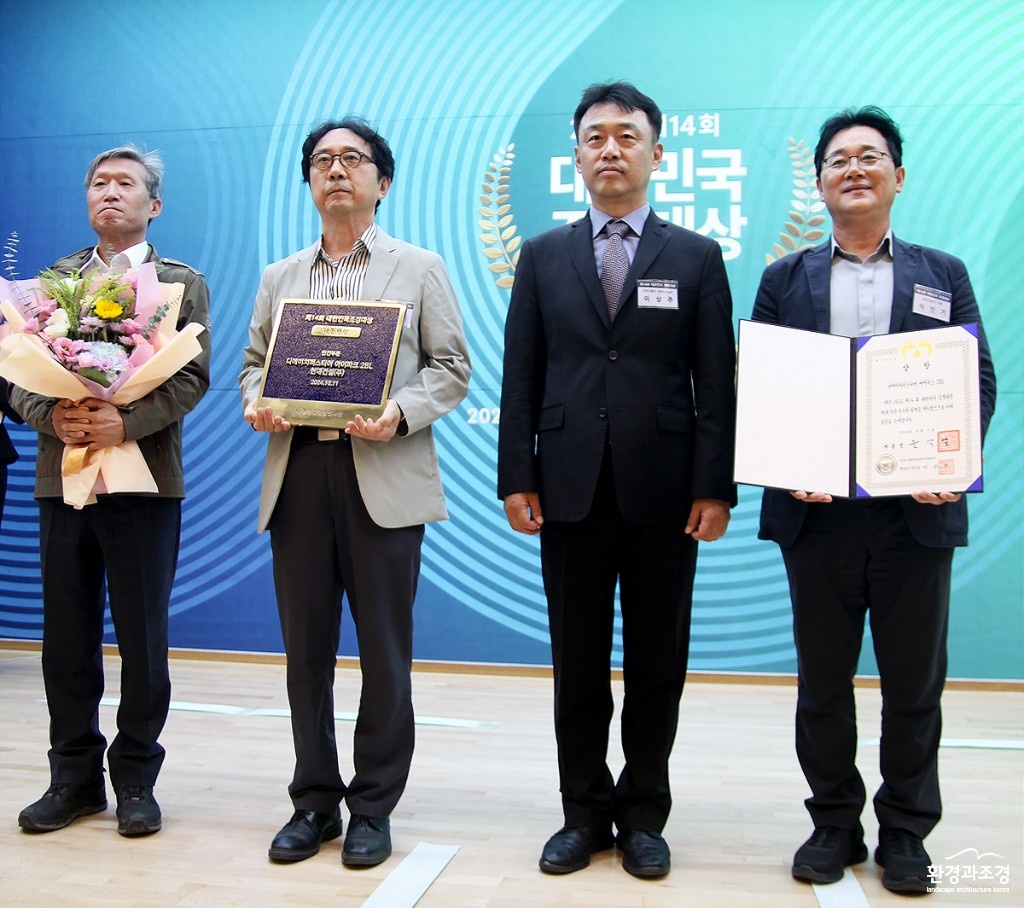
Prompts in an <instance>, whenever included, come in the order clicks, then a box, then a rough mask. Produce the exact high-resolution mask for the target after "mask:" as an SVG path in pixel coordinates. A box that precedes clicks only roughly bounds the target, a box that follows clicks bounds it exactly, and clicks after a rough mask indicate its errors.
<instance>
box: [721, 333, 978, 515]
mask: <svg viewBox="0 0 1024 908" xmlns="http://www.w3.org/2000/svg"><path fill="white" fill-rule="evenodd" d="M737 394H738V402H737V404H738V405H737V431H736V472H735V479H736V481H737V482H740V483H747V484H750V485H758V486H768V487H773V488H782V489H797V490H807V491H808V492H813V493H822V494H824V495H832V496H841V497H858V498H867V497H878V496H885V495H914V494H916V493H921V492H925V491H927V492H930V493H933V494H935V495H938V493H959V492H965V491H967V492H977V491H981V488H982V463H981V415H980V387H979V371H978V338H977V328H976V326H974V325H951V326H946V327H941V328H935V329H931V330H927V331H913V332H907V333H902V334H887V335H881V336H878V337H866V338H847V337H842V336H838V335H831V334H819V333H816V332H811V331H800V330H797V329H794V328H785V327H781V326H778V325H771V324H765V323H760V322H749V321H743V322H741V323H740V332H739V370H738V379H737ZM939 498H940V500H946V498H947V496H946V495H941V496H939ZM811 500H814V499H813V496H812V497H811ZM936 503H938V502H936Z"/></svg>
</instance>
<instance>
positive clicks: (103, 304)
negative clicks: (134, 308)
mask: <svg viewBox="0 0 1024 908" xmlns="http://www.w3.org/2000/svg"><path fill="white" fill-rule="evenodd" d="M95 312H96V314H97V315H98V316H99V317H100V318H103V319H107V320H109V319H112V318H117V317H118V316H119V315H121V314H123V313H124V306H122V305H121V304H120V303H119V302H117V301H116V300H108V299H98V300H96V308H95Z"/></svg>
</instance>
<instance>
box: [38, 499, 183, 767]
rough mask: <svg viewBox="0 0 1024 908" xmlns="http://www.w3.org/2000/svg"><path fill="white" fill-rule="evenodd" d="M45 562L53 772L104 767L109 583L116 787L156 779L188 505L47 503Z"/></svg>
mask: <svg viewBox="0 0 1024 908" xmlns="http://www.w3.org/2000/svg"><path fill="white" fill-rule="evenodd" d="M39 530H40V546H39V547H40V554H41V556H42V568H43V660H42V661H43V682H44V685H45V689H46V700H47V705H48V707H49V710H50V751H49V758H50V775H51V780H52V781H53V782H54V783H58V782H69V783H76V784H81V783H86V782H91V781H93V780H95V779H98V778H100V777H101V776H102V773H103V753H104V750H105V749H106V743H107V742H106V739H105V738H104V736H103V735H102V733H101V732H100V727H99V702H100V699H101V697H102V696H103V684H104V682H103V651H102V640H103V612H104V596H103V584H104V578H105V579H106V587H107V593H108V596H109V600H110V616H111V618H112V620H113V623H114V632H115V634H116V635H117V645H118V649H119V650H120V654H121V703H120V706H119V707H118V710H117V736H116V737H115V738H114V740H113V742H112V743H111V745H110V749H109V750H108V751H107V763H108V766H109V769H110V778H111V782H112V783H113V784H114V786H115V787H121V786H126V785H127V786H132V785H153V784H155V782H156V778H157V775H158V773H159V772H160V766H161V765H162V763H163V760H164V749H163V747H162V746H161V745H160V744H159V743H158V742H157V738H158V737H159V735H160V732H161V731H162V730H163V727H164V723H165V722H166V720H167V709H168V705H169V704H170V699H171V681H170V676H169V674H168V669H167V609H168V604H169V602H170V597H171V587H172V585H173V583H174V571H175V568H176V566H177V561H178V539H179V534H180V530H181V502H180V500H178V499H176V498H148V497H143V496H128V495H100V496H99V498H98V500H97V502H96V503H95V504H91V505H88V506H87V507H85V508H83V509H82V510H78V511H76V510H75V509H74V508H72V507H69V506H68V505H66V504H64V502H63V501H61V500H59V499H56V498H42V499H40V500H39Z"/></svg>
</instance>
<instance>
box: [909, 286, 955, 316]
mask: <svg viewBox="0 0 1024 908" xmlns="http://www.w3.org/2000/svg"><path fill="white" fill-rule="evenodd" d="M952 300H953V294H952V293H948V292H947V291H945V290H936V289H935V288H934V287H925V286H924V284H914V312H916V313H917V314H918V315H927V316H928V317H929V318H934V319H937V320H938V321H940V322H946V324H949V314H950V309H951V308H952V307H951V305H950V304H951V303H952Z"/></svg>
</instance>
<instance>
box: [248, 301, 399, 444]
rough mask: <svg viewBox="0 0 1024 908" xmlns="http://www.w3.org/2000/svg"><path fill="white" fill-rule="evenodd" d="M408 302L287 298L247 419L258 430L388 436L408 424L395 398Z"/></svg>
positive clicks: (378, 437)
mask: <svg viewBox="0 0 1024 908" xmlns="http://www.w3.org/2000/svg"><path fill="white" fill-rule="evenodd" d="M406 308H407V307H406V304H405V303H401V302H392V301H355V302H347V301H346V302H341V301H326V300H292V299H288V300H283V301H282V302H281V306H280V309H279V310H278V313H277V320H276V322H275V325H274V333H273V337H272V338H271V342H270V349H269V350H268V353H267V366H266V369H265V370H264V373H263V381H262V384H261V385H260V396H259V399H258V400H257V401H256V404H255V406H254V407H252V408H250V410H249V412H247V413H246V419H247V420H248V421H249V423H250V424H251V425H252V426H253V428H254V429H256V430H257V431H263V432H276V431H284V430H286V429H289V428H291V427H292V426H294V425H311V426H320V427H326V428H335V429H343V430H344V431H345V432H347V433H348V434H349V435H356V436H359V437H360V438H367V439H371V440H376V441H386V440H387V439H389V438H391V437H392V436H394V435H395V433H396V432H397V431H398V427H399V425H400V423H401V419H402V412H401V409H400V408H399V406H398V404H397V403H395V402H394V401H393V400H389V398H388V393H389V392H390V390H391V380H392V376H393V373H394V364H395V358H396V356H397V354H398V345H399V343H400V341H401V336H402V326H403V322H404V319H405V312H406Z"/></svg>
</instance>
